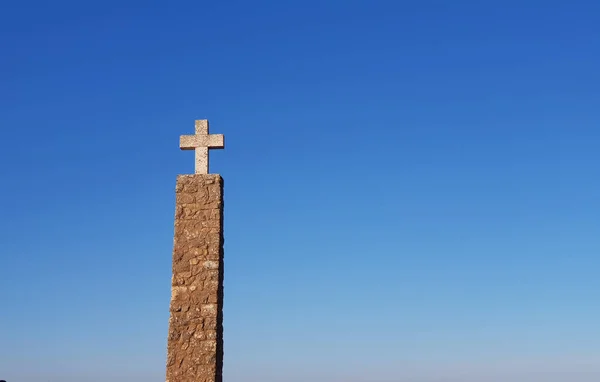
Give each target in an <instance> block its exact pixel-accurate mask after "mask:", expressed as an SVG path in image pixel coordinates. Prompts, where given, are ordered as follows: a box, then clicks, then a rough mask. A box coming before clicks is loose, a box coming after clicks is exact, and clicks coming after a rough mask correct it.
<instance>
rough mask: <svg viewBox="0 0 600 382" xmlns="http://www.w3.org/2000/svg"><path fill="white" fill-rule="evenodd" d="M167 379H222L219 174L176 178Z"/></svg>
mask: <svg viewBox="0 0 600 382" xmlns="http://www.w3.org/2000/svg"><path fill="white" fill-rule="evenodd" d="M170 311H171V317H170V319H169V337H168V345H167V378H166V381H167V382H191V381H193V382H221V381H222V369H223V179H222V178H221V176H220V175H214V174H209V175H180V176H179V177H178V178H177V187H176V207H175V238H174V244H173V279H172V289H171V306H170Z"/></svg>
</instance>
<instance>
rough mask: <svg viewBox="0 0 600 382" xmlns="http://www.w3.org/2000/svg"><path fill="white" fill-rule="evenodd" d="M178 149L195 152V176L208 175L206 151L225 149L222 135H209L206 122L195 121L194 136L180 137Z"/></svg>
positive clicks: (202, 120) (204, 120) (201, 120)
mask: <svg viewBox="0 0 600 382" xmlns="http://www.w3.org/2000/svg"><path fill="white" fill-rule="evenodd" d="M179 148H181V149H182V150H195V151H196V174H208V150H209V149H222V148H225V138H224V137H223V134H209V133H208V120H206V119H198V120H196V134H195V135H182V136H181V137H180V138H179Z"/></svg>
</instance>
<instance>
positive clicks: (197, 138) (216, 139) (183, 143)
mask: <svg viewBox="0 0 600 382" xmlns="http://www.w3.org/2000/svg"><path fill="white" fill-rule="evenodd" d="M179 147H180V148H181V149H182V150H194V149H196V148H198V147H209V148H212V149H222V148H224V147H225V138H224V136H223V134H210V135H182V136H181V137H180V138H179Z"/></svg>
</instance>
